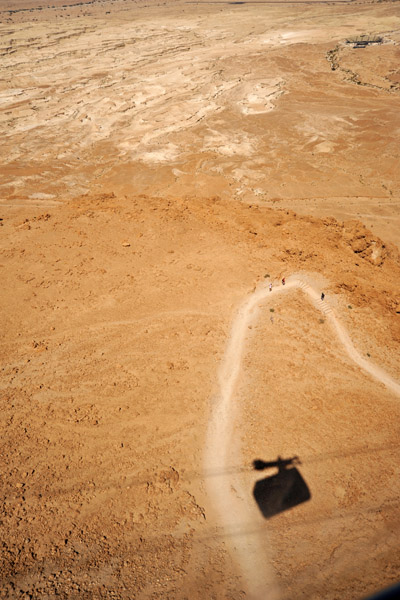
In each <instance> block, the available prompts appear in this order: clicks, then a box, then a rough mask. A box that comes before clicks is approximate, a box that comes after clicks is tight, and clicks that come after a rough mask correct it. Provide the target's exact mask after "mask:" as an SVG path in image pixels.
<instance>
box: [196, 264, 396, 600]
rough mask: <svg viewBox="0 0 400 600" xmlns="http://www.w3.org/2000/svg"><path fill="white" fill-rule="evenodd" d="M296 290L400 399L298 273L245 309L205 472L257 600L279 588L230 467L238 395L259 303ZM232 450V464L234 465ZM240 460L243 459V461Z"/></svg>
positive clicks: (222, 380)
mask: <svg viewBox="0 0 400 600" xmlns="http://www.w3.org/2000/svg"><path fill="white" fill-rule="evenodd" d="M293 288H300V289H301V290H302V291H303V292H304V293H305V294H306V296H307V297H308V298H309V299H310V300H311V301H312V303H313V304H314V305H315V306H316V307H317V308H318V309H319V310H320V311H321V312H322V313H324V315H325V316H326V318H327V320H328V321H329V322H330V324H331V325H332V326H333V329H334V330H335V332H336V334H337V336H338V338H339V340H340V342H341V343H342V344H343V347H344V350H345V351H346V352H347V354H348V355H349V357H350V358H351V359H352V360H353V361H354V362H355V363H356V364H357V365H358V366H359V367H361V368H362V369H363V370H364V371H366V372H368V373H369V374H370V375H372V377H374V378H375V379H377V380H378V381H380V382H382V383H383V384H384V385H385V386H386V387H387V388H388V389H390V390H391V391H392V392H394V393H395V394H396V395H398V396H400V384H399V383H398V382H397V381H395V380H394V379H393V378H392V377H390V375H388V374H387V373H385V372H384V371H383V370H382V369H381V368H379V367H377V366H375V365H373V364H371V363H370V362H369V361H367V360H365V359H364V358H362V356H361V355H360V354H359V352H357V350H356V349H355V347H354V345H353V343H352V341H351V339H350V337H349V335H348V334H347V332H346V330H345V328H344V327H343V325H342V324H341V323H340V321H339V319H338V318H337V317H336V315H335V313H334V311H333V310H332V308H331V307H330V305H329V302H328V301H327V300H326V299H325V300H324V301H322V300H321V299H320V294H321V292H320V291H317V290H316V289H315V288H314V287H312V286H311V285H310V284H309V283H307V282H306V281H305V279H303V278H302V277H301V276H299V275H293V276H291V277H289V278H287V280H286V285H285V286H282V285H279V286H275V287H274V288H273V289H272V291H271V292H270V291H269V289H268V286H267V285H263V286H262V287H259V288H257V289H256V290H255V291H254V292H253V294H251V296H250V297H249V298H247V299H246V301H245V302H244V303H243V305H242V306H241V307H240V308H239V311H238V313H237V315H236V317H235V319H234V321H233V324H232V329H231V334H230V337H229V340H228V343H227V348H226V351H225V355H224V359H223V362H222V364H221V366H220V369H219V374H218V375H219V388H220V389H219V394H218V396H217V397H216V398H215V402H214V406H213V408H212V414H211V419H210V423H209V427H208V431H207V440H206V449H205V455H204V470H205V475H206V477H205V479H206V485H207V491H208V494H209V497H210V499H211V502H212V505H213V507H214V509H215V512H216V518H217V523H218V525H219V526H220V527H221V528H222V530H223V532H224V534H225V535H227V536H228V537H232V539H233V543H232V549H233V558H234V559H235V560H236V562H237V563H238V566H239V567H240V570H241V572H242V574H243V578H244V582H245V584H246V588H247V592H248V594H249V597H250V598H251V599H252V600H275V599H277V598H278V597H279V590H278V588H277V586H276V584H275V582H274V574H273V572H272V568H271V567H268V565H269V564H270V561H269V560H268V555H267V553H268V548H266V546H268V544H267V543H266V541H265V535H264V534H263V539H262V540H261V539H260V537H261V536H259V535H257V523H255V518H258V519H259V521H258V523H260V525H261V523H262V522H263V519H262V517H261V516H258V515H257V517H255V511H254V509H252V506H251V505H250V504H249V501H248V500H247V499H246V494H241V493H240V482H239V481H235V479H234V478H233V477H232V473H231V471H230V470H229V469H228V466H227V465H228V464H229V463H230V464H232V456H233V455H234V453H235V448H234V447H232V435H231V434H232V431H233V424H234V422H235V410H236V409H235V405H234V403H233V401H232V400H233V395H234V391H235V386H236V383H237V380H238V376H239V373H240V370H241V363H242V356H243V351H244V347H245V339H246V333H247V332H248V327H249V325H250V324H251V323H252V322H254V321H255V319H256V317H257V314H258V312H259V310H260V308H259V306H258V305H259V303H260V302H262V301H264V300H265V299H269V298H273V297H274V296H276V294H282V293H285V292H287V291H288V290H291V289H293ZM228 452H229V461H228ZM238 462H239V459H238ZM210 472H211V473H213V474H218V477H207V474H208V473H210ZM244 522H248V523H250V522H251V523H253V525H254V524H255V526H256V528H255V531H254V528H253V532H252V533H253V535H247V534H246V532H242V534H240V532H239V535H237V532H238V524H239V523H244Z"/></svg>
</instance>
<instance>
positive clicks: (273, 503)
mask: <svg viewBox="0 0 400 600" xmlns="http://www.w3.org/2000/svg"><path fill="white" fill-rule="evenodd" d="M295 464H300V461H299V459H298V458H297V456H295V457H293V458H289V459H285V460H284V459H282V458H280V457H278V460H277V461H273V462H264V461H262V460H255V461H254V463H253V465H254V468H255V469H256V470H263V469H267V468H271V467H278V473H276V474H275V475H272V476H270V477H265V478H264V479H260V480H259V481H257V482H256V484H255V486H254V489H253V496H254V499H255V501H256V502H257V505H258V507H259V509H260V511H261V513H262V515H263V516H264V517H265V518H266V519H269V518H271V517H273V516H275V515H277V514H279V513H281V512H283V511H285V510H289V509H290V508H294V507H295V506H298V505H299V504H302V503H303V502H306V501H307V500H310V498H311V493H310V490H309V488H308V486H307V484H306V482H305V481H304V479H303V477H302V475H301V473H300V471H299V470H298V469H297V467H296V466H294V465H295Z"/></svg>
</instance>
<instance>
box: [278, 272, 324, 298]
mask: <svg viewBox="0 0 400 600" xmlns="http://www.w3.org/2000/svg"><path fill="white" fill-rule="evenodd" d="M285 283H286V279H285V278H284V277H282V285H285ZM268 287H269V291H270V292H272V283H270V284H269V286H268ZM324 298H325V294H324V292H322V294H321V300H323V299H324Z"/></svg>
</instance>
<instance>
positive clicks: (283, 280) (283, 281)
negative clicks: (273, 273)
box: [282, 277, 286, 285]
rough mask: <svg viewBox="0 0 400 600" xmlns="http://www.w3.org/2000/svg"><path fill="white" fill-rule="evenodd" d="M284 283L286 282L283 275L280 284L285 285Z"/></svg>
mask: <svg viewBox="0 0 400 600" xmlns="http://www.w3.org/2000/svg"><path fill="white" fill-rule="evenodd" d="M285 283H286V282H285V278H284V277H283V278H282V285H285Z"/></svg>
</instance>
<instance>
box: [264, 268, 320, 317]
mask: <svg viewBox="0 0 400 600" xmlns="http://www.w3.org/2000/svg"><path fill="white" fill-rule="evenodd" d="M285 283H286V279H285V278H284V277H282V285H285ZM268 289H269V291H270V292H272V283H270V284H269V285H268ZM324 298H325V294H324V292H322V293H321V300H324ZM270 321H271V323H273V322H274V317H273V316H272V315H271V316H270Z"/></svg>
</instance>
